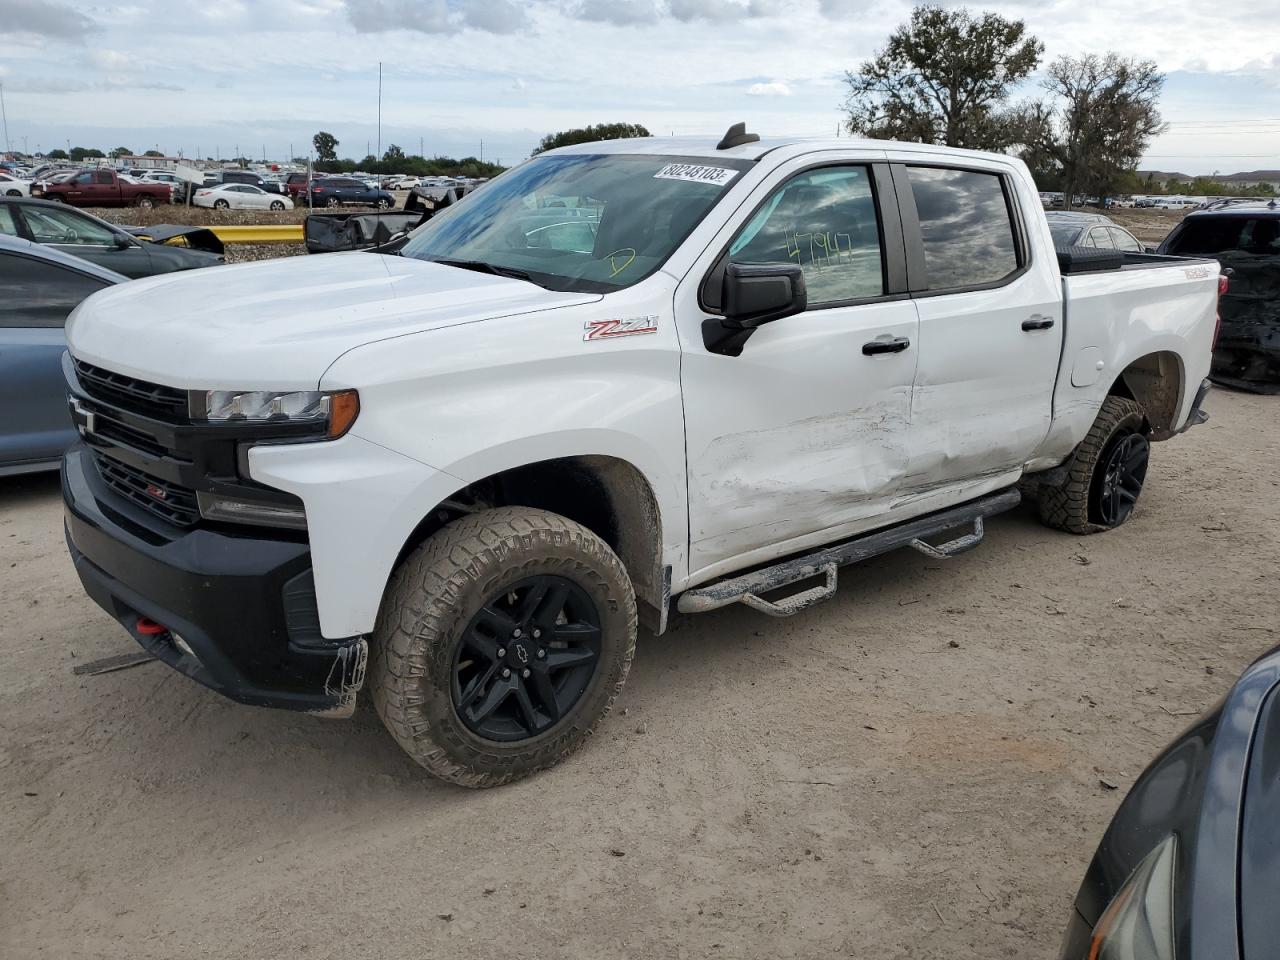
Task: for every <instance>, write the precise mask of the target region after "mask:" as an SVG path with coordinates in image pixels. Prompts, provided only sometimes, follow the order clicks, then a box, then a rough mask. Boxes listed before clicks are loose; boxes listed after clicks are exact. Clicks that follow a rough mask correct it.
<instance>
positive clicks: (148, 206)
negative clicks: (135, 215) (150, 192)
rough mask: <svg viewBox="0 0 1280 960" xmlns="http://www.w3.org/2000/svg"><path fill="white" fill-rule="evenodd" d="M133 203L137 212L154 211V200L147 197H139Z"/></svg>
mask: <svg viewBox="0 0 1280 960" xmlns="http://www.w3.org/2000/svg"><path fill="white" fill-rule="evenodd" d="M133 203H134V206H136V207H137V208H138V209H139V210H154V209H155V207H156V202H155V200H154V199H153V198H151V197H147V196H142V197H139V198H138V199H137V200H135V201H134V202H133Z"/></svg>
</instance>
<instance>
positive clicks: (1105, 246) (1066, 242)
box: [1044, 210, 1151, 253]
mask: <svg viewBox="0 0 1280 960" xmlns="http://www.w3.org/2000/svg"><path fill="white" fill-rule="evenodd" d="M1044 217H1045V219H1046V220H1048V221H1049V232H1050V233H1052V234H1053V245H1054V246H1055V247H1098V248H1099V249H1102V250H1120V251H1122V252H1124V253H1150V252H1151V251H1150V250H1148V249H1147V248H1146V247H1145V246H1143V245H1142V242H1141V241H1139V240H1138V238H1137V237H1135V236H1134V235H1133V234H1132V233H1130V232H1129V231H1128V230H1126V229H1124V227H1120V226H1117V225H1116V223H1115V221H1113V220H1112V219H1111V218H1110V217H1104V216H1103V215H1102V214H1100V213H1074V212H1068V211H1066V210H1061V211H1055V210H1049V211H1046V212H1045V215H1044Z"/></svg>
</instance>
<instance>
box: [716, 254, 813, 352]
mask: <svg viewBox="0 0 1280 960" xmlns="http://www.w3.org/2000/svg"><path fill="white" fill-rule="evenodd" d="M808 306H809V295H808V291H807V290H806V288H805V282H804V272H803V271H802V270H801V269H800V267H799V266H798V265H796V264H794V263H729V264H728V265H727V266H726V267H725V271H724V279H723V281H722V287H721V292H720V310H721V312H722V313H723V314H724V317H723V318H719V317H711V318H709V319H707V320H704V321H703V322H702V342H703V345H704V346H706V348H707V349H708V350H709V351H711V352H712V353H719V354H723V355H724V356H728V357H736V356H739V355H740V354H741V353H742V348H743V346H744V345H745V344H746V342H747V340H748V339H750V337H751V334H752V333H754V332H755V330H756V328H757V327H760V326H763V325H764V324H766V323H772V322H773V321H775V320H781V319H782V318H783V317H790V316H793V315H794V314H797V313H803V312H804V311H805V310H806V309H807V308H808Z"/></svg>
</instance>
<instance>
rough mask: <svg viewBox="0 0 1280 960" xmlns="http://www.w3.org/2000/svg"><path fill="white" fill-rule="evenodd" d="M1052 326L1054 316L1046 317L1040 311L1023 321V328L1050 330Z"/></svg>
mask: <svg viewBox="0 0 1280 960" xmlns="http://www.w3.org/2000/svg"><path fill="white" fill-rule="evenodd" d="M1052 326H1053V317H1046V316H1044V315H1043V314H1039V313H1033V314H1032V315H1031V316H1029V317H1027V319H1025V320H1023V321H1022V329H1023V330H1048V329H1049V328H1050V327H1052Z"/></svg>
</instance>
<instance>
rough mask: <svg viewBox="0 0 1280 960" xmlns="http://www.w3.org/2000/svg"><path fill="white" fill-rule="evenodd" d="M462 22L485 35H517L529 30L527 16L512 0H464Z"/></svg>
mask: <svg viewBox="0 0 1280 960" xmlns="http://www.w3.org/2000/svg"><path fill="white" fill-rule="evenodd" d="M461 9H462V22H463V23H465V24H466V25H467V26H468V27H471V28H472V29H474V30H483V31H485V32H486V33H518V32H519V31H521V30H526V29H528V28H529V15H528V13H527V12H526V11H525V8H524V7H521V6H519V5H517V4H516V3H513V2H512V0H466V2H464V3H463V4H462V8H461Z"/></svg>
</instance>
